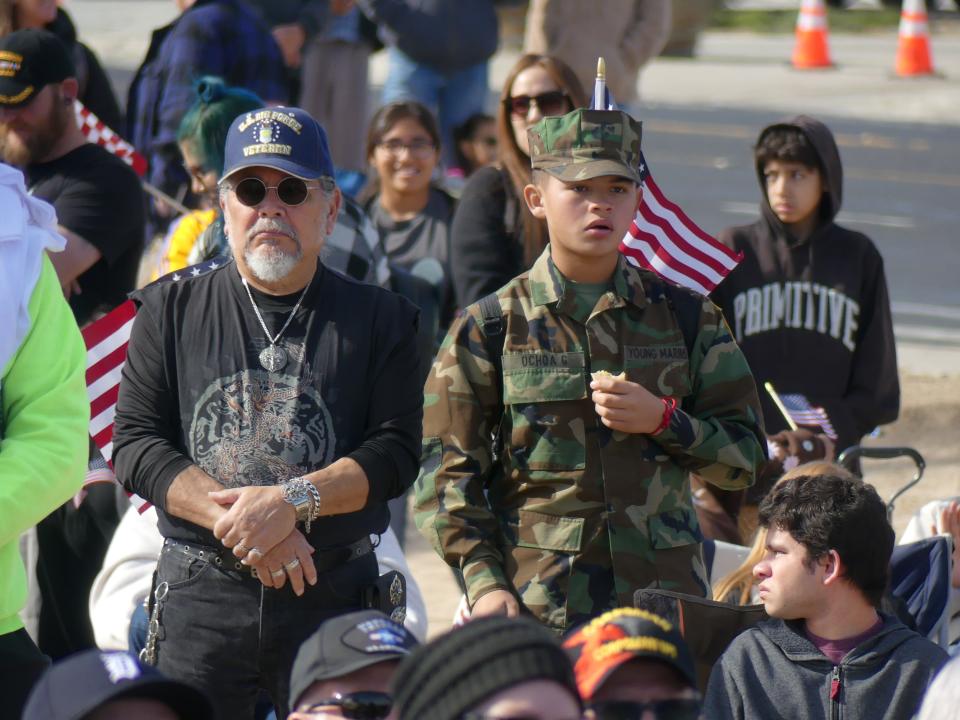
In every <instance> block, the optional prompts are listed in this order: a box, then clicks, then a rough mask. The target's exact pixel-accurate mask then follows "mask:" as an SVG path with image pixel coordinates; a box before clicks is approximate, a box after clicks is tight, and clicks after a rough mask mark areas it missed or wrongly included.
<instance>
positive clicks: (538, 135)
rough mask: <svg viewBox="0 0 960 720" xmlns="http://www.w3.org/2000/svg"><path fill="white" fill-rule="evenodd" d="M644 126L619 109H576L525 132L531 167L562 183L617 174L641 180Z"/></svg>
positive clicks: (542, 121) (546, 118)
mask: <svg viewBox="0 0 960 720" xmlns="http://www.w3.org/2000/svg"><path fill="white" fill-rule="evenodd" d="M641 134H642V126H641V123H640V122H639V121H638V120H634V119H633V118H632V117H630V116H629V115H627V114H626V113H625V112H621V111H619V110H587V109H583V108H581V109H579V110H574V111H573V112H569V113H567V114H566V115H558V116H551V117H545V118H543V120H541V121H540V122H538V123H537V124H536V125H534V126H533V127H531V128H529V129H528V130H527V137H528V139H529V141H530V165H531V167H532V168H533V169H534V170H543V171H545V172H548V173H550V174H551V175H553V176H554V177H556V178H559V179H560V180H563V181H564V182H573V181H575V180H589V179H591V178H595V177H602V176H604V175H616V176H619V177H625V178H628V179H630V180H633V181H634V182H635V183H637V184H639V183H640V170H639V164H640V136H641Z"/></svg>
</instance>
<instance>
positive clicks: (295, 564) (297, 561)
mask: <svg viewBox="0 0 960 720" xmlns="http://www.w3.org/2000/svg"><path fill="white" fill-rule="evenodd" d="M283 566H284V567H285V568H286V569H287V570H295V569H296V568H298V567H300V558H294V559H293V560H291V561H290V562H288V563H284V564H283Z"/></svg>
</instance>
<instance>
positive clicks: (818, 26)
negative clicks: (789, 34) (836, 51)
mask: <svg viewBox="0 0 960 720" xmlns="http://www.w3.org/2000/svg"><path fill="white" fill-rule="evenodd" d="M906 1H909V0H906ZM831 65H833V63H832V62H830V48H829V47H828V46H827V8H826V6H825V5H824V2H823V0H803V2H802V4H801V5H800V15H798V16H797V44H796V45H795V46H794V48H793V66H794V67H795V68H797V69H798V70H806V69H809V68H825V67H830V66H831Z"/></svg>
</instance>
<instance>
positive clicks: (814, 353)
mask: <svg viewBox="0 0 960 720" xmlns="http://www.w3.org/2000/svg"><path fill="white" fill-rule="evenodd" d="M755 159H756V168H757V177H758V179H759V181H760V187H761V190H762V193H763V199H762V201H761V216H760V218H759V219H758V220H757V221H756V222H754V223H753V224H751V225H745V226H742V227H734V228H729V229H727V230H725V231H724V232H722V233H721V234H720V236H719V237H720V240H722V241H723V242H724V243H725V244H726V245H728V246H729V247H731V248H733V249H734V250H736V251H738V252H742V253H743V254H744V258H743V260H742V262H741V263H740V264H739V265H738V266H737V267H736V269H734V270H733V272H731V273H730V275H729V276H728V277H727V278H726V279H725V280H724V281H723V282H722V283H720V285H719V287H717V289H716V290H715V291H714V292H713V295H712V299H713V301H714V302H716V303H717V304H718V305H719V306H720V307H721V308H722V309H723V314H724V316H725V317H726V319H727V322H728V323H729V324H730V328H731V330H732V331H733V334H734V337H735V338H736V340H737V342H738V343H739V344H740V347H741V348H742V349H743V352H744V354H745V355H746V356H747V361H748V362H749V363H750V368H751V369H752V370H753V373H754V376H755V377H756V379H757V384H758V385H760V384H762V383H764V382H768V381H769V382H771V383H772V384H773V386H774V388H775V390H776V391H777V392H778V393H779V394H781V395H785V394H788V395H789V394H799V395H803V396H804V397H805V398H806V400H807V401H808V403H809V404H810V405H811V406H812V407H814V408H822V409H823V411H824V413H825V415H826V421H825V422H823V423H821V424H820V427H814V430H815V431H816V432H818V433H823V434H825V435H826V436H828V438H829V439H830V440H832V441H833V444H834V445H835V447H836V451H837V452H838V453H839V452H840V451H842V450H844V449H845V448H847V447H849V446H851V445H856V444H858V443H859V442H860V440H861V438H862V437H863V436H864V435H866V434H867V433H869V432H870V431H871V430H873V429H874V428H875V427H877V426H878V425H883V424H886V423H890V422H893V421H894V420H896V419H897V414H898V412H899V408H900V384H899V380H898V377H897V356H896V347H895V344H894V337H893V322H892V319H891V314H890V297H889V294H888V292H887V281H886V278H885V276H884V270H883V258H882V257H881V256H880V253H879V252H878V251H877V249H876V247H875V246H874V244H873V243H872V242H871V241H870V238H868V237H866V236H865V235H863V234H861V233H858V232H855V231H852V230H848V229H846V228H844V227H841V226H839V225H837V224H836V223H835V222H834V219H835V218H836V216H837V213H838V212H839V211H840V204H841V201H842V199H843V188H842V185H843V168H842V166H841V162H840V153H839V151H838V150H837V145H836V142H835V141H834V138H833V135H832V134H831V132H830V130H829V128H827V126H826V125H824V124H823V123H821V122H819V121H818V120H815V119H813V118H811V117H807V116H803V115H801V116H799V117H795V118H793V119H790V120H787V121H785V122H780V123H776V124H774V125H771V126H769V127H767V128H764V129H763V131H762V132H761V133H760V137H759V139H758V141H757V147H756V151H755ZM762 400H763V403H764V404H763V415H764V424H765V426H766V430H767V433H768V434H770V435H773V434H775V433H778V432H779V431H786V430H787V429H788V424H787V421H786V419H785V418H784V417H783V414H782V413H781V411H780V410H779V409H778V408H777V406H776V405H775V404H774V402H773V400H772V398H771V397H770V396H769V394H764V396H763V398H762ZM801 424H802V423H801ZM777 442H778V444H779V445H780V447H781V448H783V447H786V445H787V439H785V438H784V436H779V439H778V441H777ZM809 442H812V439H811V440H810V441H809ZM828 459H829V458H828Z"/></svg>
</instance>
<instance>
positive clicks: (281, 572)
mask: <svg viewBox="0 0 960 720" xmlns="http://www.w3.org/2000/svg"><path fill="white" fill-rule="evenodd" d="M270 574H271V575H273V577H275V578H282V577H283V576H284V575H286V574H287V572H286V571H285V570H271V571H270Z"/></svg>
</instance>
